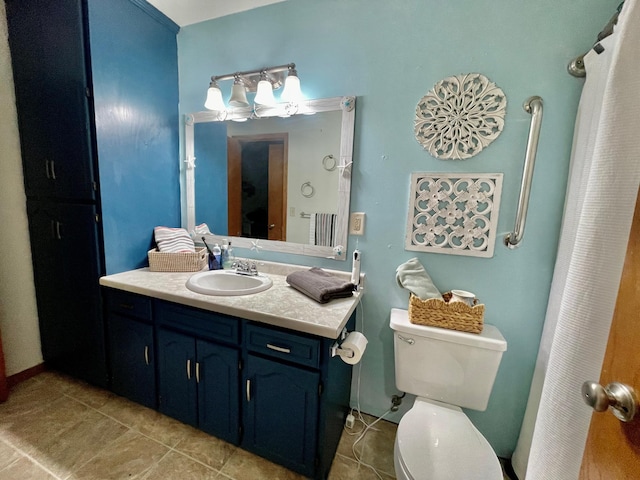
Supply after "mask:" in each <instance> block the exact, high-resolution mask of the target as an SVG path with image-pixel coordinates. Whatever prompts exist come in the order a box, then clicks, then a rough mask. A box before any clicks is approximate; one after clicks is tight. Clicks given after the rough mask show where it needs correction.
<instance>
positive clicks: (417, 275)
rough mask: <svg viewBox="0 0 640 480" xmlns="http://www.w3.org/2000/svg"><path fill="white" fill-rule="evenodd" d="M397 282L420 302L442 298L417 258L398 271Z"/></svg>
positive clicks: (405, 263)
mask: <svg viewBox="0 0 640 480" xmlns="http://www.w3.org/2000/svg"><path fill="white" fill-rule="evenodd" d="M396 281H397V282H398V285H399V286H400V287H402V288H406V289H407V290H409V291H410V292H411V293H413V294H414V295H415V296H416V297H418V298H420V300H428V299H430V298H442V294H441V293H440V290H438V289H437V288H436V286H435V285H434V284H433V281H432V280H431V277H430V276H429V274H428V273H427V271H426V270H425V269H424V267H423V266H422V264H421V263H420V261H419V260H418V259H417V258H415V257H414V258H412V259H411V260H407V261H406V262H404V263H403V264H402V265H400V266H399V267H398V268H397V269H396Z"/></svg>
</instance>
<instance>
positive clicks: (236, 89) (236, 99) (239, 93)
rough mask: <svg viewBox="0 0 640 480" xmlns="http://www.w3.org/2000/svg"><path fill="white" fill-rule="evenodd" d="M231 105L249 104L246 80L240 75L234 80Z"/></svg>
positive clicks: (244, 105)
mask: <svg viewBox="0 0 640 480" xmlns="http://www.w3.org/2000/svg"><path fill="white" fill-rule="evenodd" d="M229 105H233V106H234V107H248V106H249V102H248V100H247V91H246V88H245V85H244V81H243V80H242V79H241V78H240V77H239V76H238V75H236V76H235V78H234V80H233V86H232V87H231V98H229ZM205 107H206V105H205ZM222 108H223V109H224V103H223V104H222Z"/></svg>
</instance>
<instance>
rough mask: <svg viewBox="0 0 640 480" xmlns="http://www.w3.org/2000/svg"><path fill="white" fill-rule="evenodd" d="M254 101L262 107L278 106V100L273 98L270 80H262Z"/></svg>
mask: <svg viewBox="0 0 640 480" xmlns="http://www.w3.org/2000/svg"><path fill="white" fill-rule="evenodd" d="M253 101H254V102H256V103H259V104H260V105H275V104H276V99H275V98H274V96H273V87H272V86H271V82H270V81H269V80H260V81H259V82H258V90H257V91H256V97H255V98H254V99H253Z"/></svg>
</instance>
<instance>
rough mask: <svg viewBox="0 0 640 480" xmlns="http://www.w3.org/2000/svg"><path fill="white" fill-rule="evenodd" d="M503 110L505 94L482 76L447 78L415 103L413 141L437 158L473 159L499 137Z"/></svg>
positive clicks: (477, 74)
mask: <svg viewBox="0 0 640 480" xmlns="http://www.w3.org/2000/svg"><path fill="white" fill-rule="evenodd" d="M506 108H507V98H506V97H505V95H504V92H503V91H502V90H501V89H500V88H499V87H497V86H496V84H495V83H493V82H491V81H490V80H489V79H488V78H487V77H485V76H484V75H481V74H479V73H468V74H465V75H456V76H454V77H447V78H445V79H444V80H440V81H439V82H437V83H436V84H435V85H434V87H433V88H432V89H431V90H429V92H428V93H427V94H426V95H425V96H424V97H422V99H421V100H420V101H419V102H418V106H417V107H416V120H415V129H414V130H415V135H416V139H417V140H418V143H419V144H420V145H422V147H423V148H424V149H425V150H427V151H428V152H429V153H430V154H431V155H433V156H434V157H436V158H441V159H446V160H464V159H466V158H470V157H473V156H474V155H477V154H478V153H480V152H481V151H482V149H483V148H485V147H486V146H488V145H489V144H490V143H491V142H493V141H494V140H495V139H496V138H498V135H500V132H502V129H503V127H504V115H505V110H506Z"/></svg>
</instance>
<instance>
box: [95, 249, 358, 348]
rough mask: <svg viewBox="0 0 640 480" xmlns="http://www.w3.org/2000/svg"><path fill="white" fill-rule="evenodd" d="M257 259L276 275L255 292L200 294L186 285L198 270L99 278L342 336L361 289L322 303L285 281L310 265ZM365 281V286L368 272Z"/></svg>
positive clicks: (278, 323)
mask: <svg viewBox="0 0 640 480" xmlns="http://www.w3.org/2000/svg"><path fill="white" fill-rule="evenodd" d="M256 263H257V264H258V270H259V271H260V273H263V274H266V275H267V276H269V278H271V280H272V281H273V286H272V287H271V288H269V289H268V290H265V291H264V292H260V293H254V294H252V295H240V296H213V295H203V294H200V293H195V292H192V291H191V290H189V289H187V287H186V286H185V284H186V282H187V279H188V278H189V277H190V276H191V275H193V274H194V273H197V272H178V273H176V272H151V271H150V270H149V269H148V268H141V269H138V270H131V271H128V272H122V273H116V274H113V275H107V276H106V277H102V278H100V285H103V286H105V287H111V288H116V289H118V290H125V291H127V292H132V293H138V294H141V295H146V296H149V297H153V298H158V299H161V300H167V301H169V302H175V303H179V304H182V305H188V306H191V307H196V308H201V309H203V310H209V311H212V312H218V313H223V314H226V315H232V316H235V317H240V318H246V319H248V320H254V321H256V322H261V323H266V324H269V325H275V326H278V327H284V328H288V329H291V330H295V331H298V332H303V333H310V334H313V335H319V336H322V337H327V338H338V335H339V334H340V332H341V331H342V329H343V328H344V326H345V325H346V323H347V321H348V320H349V317H350V316H351V314H352V313H353V311H354V310H355V309H356V306H357V305H358V302H359V301H360V296H361V295H362V292H359V293H356V292H354V295H353V297H350V298H339V299H335V300H332V301H330V302H329V303H325V304H320V303H318V302H316V301H315V300H312V299H310V298H309V297H307V296H306V295H304V294H302V293H300V292H298V291H297V290H295V289H294V288H292V287H290V286H289V285H288V284H287V282H286V276H287V275H288V274H289V273H291V272H292V271H295V270H306V269H308V268H309V267H300V266H293V265H285V264H278V263H273V262H256ZM327 271H328V272H330V273H333V274H335V275H338V276H344V277H345V278H349V277H350V275H349V273H348V272H338V271H332V270H327ZM361 279H362V280H361V284H363V280H364V276H361Z"/></svg>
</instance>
